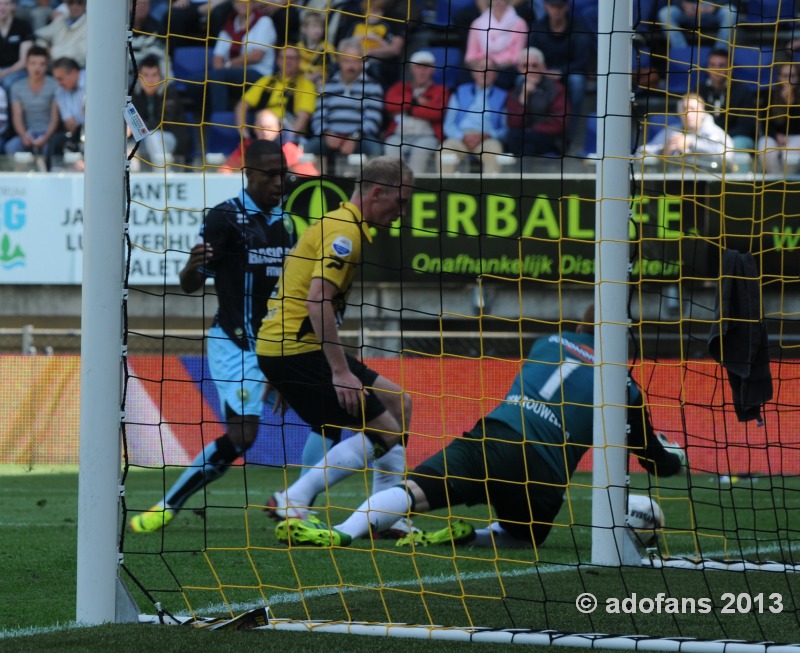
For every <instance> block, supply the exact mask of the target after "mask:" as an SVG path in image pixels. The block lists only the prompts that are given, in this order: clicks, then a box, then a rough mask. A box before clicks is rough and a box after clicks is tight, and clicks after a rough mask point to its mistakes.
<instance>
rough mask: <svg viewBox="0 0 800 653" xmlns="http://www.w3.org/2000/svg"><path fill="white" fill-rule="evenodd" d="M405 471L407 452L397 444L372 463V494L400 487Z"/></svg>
mask: <svg viewBox="0 0 800 653" xmlns="http://www.w3.org/2000/svg"><path fill="white" fill-rule="evenodd" d="M405 471H406V450H405V449H404V448H403V445H402V444H396V445H394V446H393V447H392V448H391V449H389V451H387V452H386V453H385V454H384V455H383V456H381V457H380V458H378V459H377V460H376V461H375V462H373V463H372V494H378V492H381V491H383V490H388V489H389V488H390V487H394V486H395V485H400V484H401V483H402V482H403V474H404V473H405Z"/></svg>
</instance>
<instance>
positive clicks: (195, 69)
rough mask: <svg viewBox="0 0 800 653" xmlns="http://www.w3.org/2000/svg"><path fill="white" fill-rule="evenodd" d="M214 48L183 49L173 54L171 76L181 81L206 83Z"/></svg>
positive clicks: (177, 49)
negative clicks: (208, 66)
mask: <svg viewBox="0 0 800 653" xmlns="http://www.w3.org/2000/svg"><path fill="white" fill-rule="evenodd" d="M211 52H212V48H206V47H205V46H202V47H182V48H175V51H174V52H173V53H172V70H171V71H170V76H171V77H175V78H177V79H180V80H189V81H204V80H205V78H206V66H207V65H210V61H211Z"/></svg>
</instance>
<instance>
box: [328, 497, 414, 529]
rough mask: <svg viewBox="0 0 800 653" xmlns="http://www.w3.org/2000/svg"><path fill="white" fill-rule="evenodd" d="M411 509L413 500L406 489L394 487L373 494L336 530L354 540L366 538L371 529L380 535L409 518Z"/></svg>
mask: <svg viewBox="0 0 800 653" xmlns="http://www.w3.org/2000/svg"><path fill="white" fill-rule="evenodd" d="M410 509H411V498H410V497H409V496H408V492H407V491H406V488H405V487H400V486H396V487H392V488H389V489H388V490H384V491H383V492H378V494H373V495H372V496H371V497H370V498H369V499H367V500H366V501H365V502H364V503H362V504H361V505H360V506H359V507H358V509H357V510H356V511H355V512H354V513H353V514H352V515H350V517H348V519H347V520H346V521H345V522H344V523H342V524H340V525H339V526H336V530H337V531H342V532H343V533H347V534H348V535H349V536H350V537H352V538H357V537H365V536H366V535H367V534H368V533H369V531H370V529H372V530H373V531H375V532H376V533H380V532H382V531H385V530H386V529H387V528H389V527H390V526H391V525H392V524H394V523H395V522H396V521H397V520H398V519H400V518H401V517H405V516H407V515H408V511H409V510H410Z"/></svg>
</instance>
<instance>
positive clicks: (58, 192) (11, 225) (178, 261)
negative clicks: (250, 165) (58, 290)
mask: <svg viewBox="0 0 800 653" xmlns="http://www.w3.org/2000/svg"><path fill="white" fill-rule="evenodd" d="M241 188H242V177H241V176H240V175H220V174H209V175H199V174H170V175H167V176H166V178H165V177H164V175H163V174H157V173H142V174H132V175H131V188H130V191H131V205H130V216H129V232H130V239H131V243H132V248H131V262H130V278H129V283H130V285H134V286H135V285H163V284H169V285H173V284H175V285H176V284H178V272H179V270H180V269H181V267H183V264H184V263H185V262H186V257H187V254H188V252H189V250H190V249H191V248H192V245H194V243H195V242H196V241H197V236H198V233H199V231H200V225H201V223H202V219H203V210H204V209H205V208H207V207H212V206H215V205H216V204H219V203H220V202H222V201H224V200H226V199H228V198H229V197H232V196H235V195H238V193H239V192H240V191H241ZM83 218H84V215H83V175H82V174H66V173H65V174H51V175H44V174H0V284H7V285H12V284H48V285H50V284H52V285H58V284H66V285H69V284H74V285H79V284H80V283H81V271H82V266H83V263H82V244H81V237H82V233H83ZM108 219H109V220H115V219H120V216H119V209H118V208H117V207H109V214H108Z"/></svg>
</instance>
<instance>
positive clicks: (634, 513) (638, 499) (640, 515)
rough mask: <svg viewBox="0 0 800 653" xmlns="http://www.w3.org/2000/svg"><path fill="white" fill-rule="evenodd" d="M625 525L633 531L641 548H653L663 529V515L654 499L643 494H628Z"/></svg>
mask: <svg viewBox="0 0 800 653" xmlns="http://www.w3.org/2000/svg"><path fill="white" fill-rule="evenodd" d="M625 523H626V524H627V525H628V526H630V527H631V528H632V529H633V532H634V533H635V535H636V537H637V538H638V540H639V542H641V544H642V546H644V547H649V546H653V545H655V543H656V541H657V540H658V535H659V529H661V528H664V513H663V512H661V506H659V505H658V502H657V501H656V500H655V499H653V498H651V497H648V496H645V495H643V494H629V495H628V514H627V515H625Z"/></svg>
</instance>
